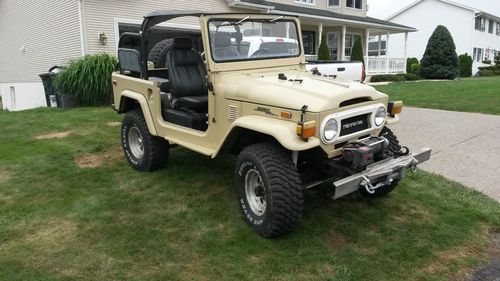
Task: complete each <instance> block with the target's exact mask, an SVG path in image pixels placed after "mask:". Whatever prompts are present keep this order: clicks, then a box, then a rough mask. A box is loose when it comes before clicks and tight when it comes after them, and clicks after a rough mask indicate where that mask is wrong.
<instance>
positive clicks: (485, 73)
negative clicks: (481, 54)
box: [477, 69, 498, 77]
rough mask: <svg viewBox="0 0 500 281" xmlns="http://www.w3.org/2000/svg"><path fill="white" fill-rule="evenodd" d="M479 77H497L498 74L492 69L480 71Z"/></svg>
mask: <svg viewBox="0 0 500 281" xmlns="http://www.w3.org/2000/svg"><path fill="white" fill-rule="evenodd" d="M477 75H478V76H482V77H489V76H496V75H498V74H497V73H496V71H495V70H492V69H481V70H479V72H478V73H477Z"/></svg>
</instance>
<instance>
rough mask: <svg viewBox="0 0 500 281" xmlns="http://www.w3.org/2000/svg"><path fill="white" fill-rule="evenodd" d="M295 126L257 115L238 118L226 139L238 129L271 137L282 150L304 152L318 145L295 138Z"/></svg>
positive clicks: (315, 141) (294, 124) (316, 139)
mask: <svg viewBox="0 0 500 281" xmlns="http://www.w3.org/2000/svg"><path fill="white" fill-rule="evenodd" d="M296 126H297V124H296V123H294V122H290V121H284V120H279V119H274V118H269V117H264V116H258V115H250V116H244V117H240V118H238V119H237V120H235V121H234V122H233V123H232V126H231V129H230V130H229V132H228V133H227V135H226V138H227V137H228V136H229V134H230V133H231V131H232V130H233V129H235V128H238V127H239V128H244V129H248V130H251V131H255V132H259V133H262V134H266V135H269V136H272V137H273V138H274V139H276V140H277V141H278V142H279V143H280V144H281V145H282V146H283V147H284V148H286V149H288V150H290V151H304V150H308V149H311V148H314V147H317V146H319V145H320V141H319V139H318V138H309V140H308V141H304V140H303V139H301V138H300V137H299V136H297V133H296ZM221 146H222V145H221ZM220 148H221V147H219V148H218V149H217V150H216V151H215V153H214V155H215V154H217V153H218V151H219V149H220Z"/></svg>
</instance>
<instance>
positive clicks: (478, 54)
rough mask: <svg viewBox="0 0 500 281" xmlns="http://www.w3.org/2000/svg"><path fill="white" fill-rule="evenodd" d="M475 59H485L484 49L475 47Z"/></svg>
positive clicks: (480, 60) (479, 60) (478, 60)
mask: <svg viewBox="0 0 500 281" xmlns="http://www.w3.org/2000/svg"><path fill="white" fill-rule="evenodd" d="M474 60H475V61H477V62H482V61H483V49H481V48H474Z"/></svg>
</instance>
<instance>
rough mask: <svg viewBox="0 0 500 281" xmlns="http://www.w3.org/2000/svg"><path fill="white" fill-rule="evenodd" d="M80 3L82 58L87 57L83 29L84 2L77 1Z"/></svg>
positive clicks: (81, 0) (79, 18)
mask: <svg viewBox="0 0 500 281" xmlns="http://www.w3.org/2000/svg"><path fill="white" fill-rule="evenodd" d="M77 3H78V22H79V24H80V46H81V49H82V57H83V56H85V53H86V52H85V33H84V28H83V0H77Z"/></svg>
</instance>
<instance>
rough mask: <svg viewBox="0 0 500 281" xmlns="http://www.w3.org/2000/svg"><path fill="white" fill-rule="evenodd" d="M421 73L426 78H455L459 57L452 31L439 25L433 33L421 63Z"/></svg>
mask: <svg viewBox="0 0 500 281" xmlns="http://www.w3.org/2000/svg"><path fill="white" fill-rule="evenodd" d="M420 64H421V65H422V68H421V70H420V75H421V76H422V77H423V78H426V79H455V78H456V77H457V74H458V58H457V52H456V48H455V43H454V42H453V37H452V36H451V33H450V32H449V31H448V29H447V28H446V27H445V26H442V25H439V26H438V27H436V29H435V30H434V33H432V35H431V37H430V38H429V42H428V43H427V48H426V49H425V53H424V57H423V58H422V61H421V63H420Z"/></svg>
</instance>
